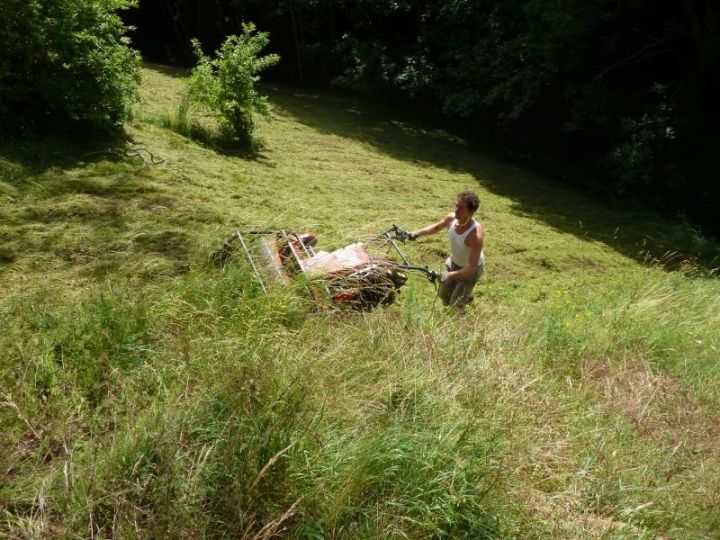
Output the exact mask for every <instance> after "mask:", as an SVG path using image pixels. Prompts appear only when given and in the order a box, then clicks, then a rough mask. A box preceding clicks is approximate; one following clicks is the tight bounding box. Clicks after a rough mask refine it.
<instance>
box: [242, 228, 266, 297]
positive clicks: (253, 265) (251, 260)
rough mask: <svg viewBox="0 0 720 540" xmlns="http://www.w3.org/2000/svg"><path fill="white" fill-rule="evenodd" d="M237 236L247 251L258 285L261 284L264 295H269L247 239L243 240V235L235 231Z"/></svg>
mask: <svg viewBox="0 0 720 540" xmlns="http://www.w3.org/2000/svg"><path fill="white" fill-rule="evenodd" d="M235 236H237V238H238V240H240V244H241V245H242V247H243V249H244V250H245V254H246V255H247V258H248V261H250V266H252V269H253V272H254V273H255V277H256V278H257V280H258V283H260V287H262V290H263V292H264V293H267V288H266V287H265V283H263V280H262V277H260V271H259V270H258V269H257V266H256V265H255V261H254V260H253V258H252V254H251V253H250V250H249V249H248V247H247V244H245V239H244V238H243V235H242V233H241V232H240V231H235Z"/></svg>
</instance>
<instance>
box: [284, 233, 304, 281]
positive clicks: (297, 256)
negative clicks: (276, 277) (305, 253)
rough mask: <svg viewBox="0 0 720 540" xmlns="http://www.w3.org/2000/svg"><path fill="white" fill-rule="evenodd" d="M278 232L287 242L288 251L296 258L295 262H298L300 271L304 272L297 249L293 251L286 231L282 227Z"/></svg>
mask: <svg viewBox="0 0 720 540" xmlns="http://www.w3.org/2000/svg"><path fill="white" fill-rule="evenodd" d="M280 232H281V233H282V235H283V238H284V239H285V241H286V242H287V243H288V247H289V248H290V253H292V254H293V257H295V260H296V261H297V263H298V268H299V269H300V271H301V272H304V269H303V264H302V261H301V260H300V256H299V255H298V254H297V251H295V248H294V247H293V245H292V242H290V238H288V234H287V231H285V230H284V229H283V230H281V231H280Z"/></svg>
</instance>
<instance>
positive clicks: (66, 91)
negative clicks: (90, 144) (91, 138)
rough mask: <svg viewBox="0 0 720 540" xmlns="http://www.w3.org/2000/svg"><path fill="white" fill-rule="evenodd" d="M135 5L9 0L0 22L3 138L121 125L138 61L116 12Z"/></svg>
mask: <svg viewBox="0 0 720 540" xmlns="http://www.w3.org/2000/svg"><path fill="white" fill-rule="evenodd" d="M134 3H135V2H134V0H106V1H104V2H96V1H93V0H45V1H40V0H23V1H21V0H8V2H6V3H5V9H4V10H3V18H4V19H3V24H2V25H0V42H2V43H3V47H4V49H5V54H3V55H1V56H0V133H10V134H13V135H37V134H38V133H39V132H44V131H54V132H57V131H66V130H67V129H68V128H72V127H82V128H92V129H98V130H101V131H109V130H112V129H113V128H116V127H117V126H118V125H120V124H122V121H123V120H124V119H125V118H126V117H127V114H128V111H129V107H128V106H129V103H130V101H131V100H132V99H133V98H134V97H135V95H136V86H137V84H138V83H139V71H138V68H139V63H140V59H139V54H138V53H137V51H134V50H133V49H131V48H130V47H129V39H128V38H127V37H125V36H124V34H125V32H126V30H127V27H126V26H125V25H124V24H123V22H122V21H121V20H120V18H119V17H118V16H117V13H116V12H117V11H118V10H119V9H125V8H128V7H131V6H132V5H134ZM78 125H79V126H78Z"/></svg>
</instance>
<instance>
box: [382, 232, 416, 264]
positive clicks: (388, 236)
mask: <svg viewBox="0 0 720 540" xmlns="http://www.w3.org/2000/svg"><path fill="white" fill-rule="evenodd" d="M385 237H386V238H387V239H388V240H390V243H391V244H392V246H393V247H394V248H395V249H396V250H397V252H398V253H399V254H400V257H402V260H403V262H404V263H405V264H410V261H409V260H408V258H407V257H406V256H405V254H404V253H403V252H402V250H401V249H400V246H398V245H397V242H396V241H395V239H394V238H392V237H391V236H390V231H386V232H385Z"/></svg>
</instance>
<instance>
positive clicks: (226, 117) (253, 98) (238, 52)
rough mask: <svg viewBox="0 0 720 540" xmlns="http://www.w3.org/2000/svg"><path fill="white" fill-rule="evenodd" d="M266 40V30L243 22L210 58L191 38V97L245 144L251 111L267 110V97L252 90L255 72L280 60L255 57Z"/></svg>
mask: <svg viewBox="0 0 720 540" xmlns="http://www.w3.org/2000/svg"><path fill="white" fill-rule="evenodd" d="M268 41H269V40H268V34H267V33H266V32H257V31H256V29H255V25H254V24H252V23H248V24H243V31H242V34H240V35H239V36H235V35H232V36H229V37H228V38H227V39H226V40H225V42H224V43H223V44H222V46H221V47H220V49H219V50H218V51H217V52H216V58H215V59H211V58H209V57H208V56H205V55H204V54H203V52H202V47H201V44H200V42H199V41H198V40H196V39H195V40H193V48H194V49H195V55H196V56H197V59H198V65H197V66H196V67H195V69H193V72H192V74H191V75H190V78H189V81H188V84H189V86H190V99H191V101H192V102H193V103H197V104H199V105H201V106H204V107H206V108H207V109H209V110H210V111H211V112H212V114H213V115H214V116H215V117H216V118H217V120H218V121H219V122H220V126H221V129H222V131H223V133H224V134H225V135H227V136H229V137H231V138H237V139H239V140H240V141H241V142H244V143H249V142H251V141H252V134H253V131H254V130H255V120H254V117H253V114H254V113H259V114H262V115H268V114H269V113H270V105H269V104H268V102H267V99H266V98H265V97H264V96H261V95H260V94H258V93H257V92H256V91H255V83H256V82H257V81H258V80H259V77H258V75H257V73H260V72H261V71H263V70H264V69H266V68H268V67H270V66H272V65H275V64H277V62H278V61H279V60H280V57H279V56H278V55H276V54H268V55H265V56H258V54H259V53H260V51H261V50H262V49H264V48H265V46H266V45H267V44H268Z"/></svg>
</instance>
